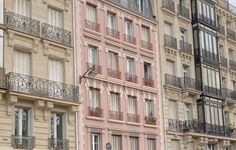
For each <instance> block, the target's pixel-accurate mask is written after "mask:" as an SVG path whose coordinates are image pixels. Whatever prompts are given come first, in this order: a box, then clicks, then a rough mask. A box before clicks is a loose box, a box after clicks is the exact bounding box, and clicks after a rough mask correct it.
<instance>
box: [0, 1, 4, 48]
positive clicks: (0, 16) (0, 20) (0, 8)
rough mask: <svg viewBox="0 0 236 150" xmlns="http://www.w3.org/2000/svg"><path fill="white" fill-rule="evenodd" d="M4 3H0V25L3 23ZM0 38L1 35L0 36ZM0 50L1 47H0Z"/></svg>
mask: <svg viewBox="0 0 236 150" xmlns="http://www.w3.org/2000/svg"><path fill="white" fill-rule="evenodd" d="M3 15H4V2H3V1H0V24H3V23H4V17H3ZM0 32H1V31H0ZM0 36H1V34H0ZM0 48H1V47H0Z"/></svg>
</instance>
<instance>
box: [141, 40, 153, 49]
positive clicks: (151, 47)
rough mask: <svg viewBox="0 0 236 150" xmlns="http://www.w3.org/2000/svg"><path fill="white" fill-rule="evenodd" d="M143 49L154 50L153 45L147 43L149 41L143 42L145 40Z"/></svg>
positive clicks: (142, 43)
mask: <svg viewBox="0 0 236 150" xmlns="http://www.w3.org/2000/svg"><path fill="white" fill-rule="evenodd" d="M141 47H142V48H145V49H148V50H152V49H153V45H152V43H150V42H147V41H143V40H141Z"/></svg>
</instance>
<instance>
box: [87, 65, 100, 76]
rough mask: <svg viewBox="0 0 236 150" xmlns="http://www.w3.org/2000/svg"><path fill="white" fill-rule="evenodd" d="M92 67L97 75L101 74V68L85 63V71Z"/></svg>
mask: <svg viewBox="0 0 236 150" xmlns="http://www.w3.org/2000/svg"><path fill="white" fill-rule="evenodd" d="M91 67H93V70H94V71H95V72H96V73H98V74H102V66H100V65H98V64H92V63H87V69H89V68H91Z"/></svg>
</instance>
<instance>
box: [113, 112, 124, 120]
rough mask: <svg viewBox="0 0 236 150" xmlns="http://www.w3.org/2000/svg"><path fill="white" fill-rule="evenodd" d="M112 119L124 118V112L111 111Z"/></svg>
mask: <svg viewBox="0 0 236 150" xmlns="http://www.w3.org/2000/svg"><path fill="white" fill-rule="evenodd" d="M110 119H113V120H123V113H122V112H118V111H110Z"/></svg>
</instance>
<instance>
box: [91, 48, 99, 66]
mask: <svg viewBox="0 0 236 150" xmlns="http://www.w3.org/2000/svg"><path fill="white" fill-rule="evenodd" d="M98 60H99V57H98V49H97V47H94V46H89V47H88V63H89V64H90V65H91V66H92V65H98V64H99V61H98Z"/></svg>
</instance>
